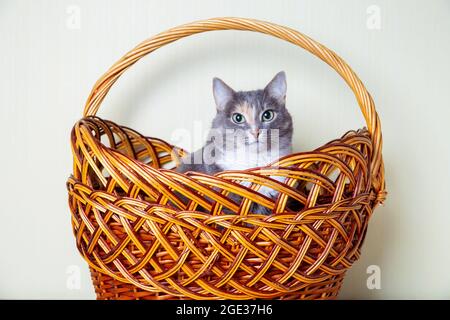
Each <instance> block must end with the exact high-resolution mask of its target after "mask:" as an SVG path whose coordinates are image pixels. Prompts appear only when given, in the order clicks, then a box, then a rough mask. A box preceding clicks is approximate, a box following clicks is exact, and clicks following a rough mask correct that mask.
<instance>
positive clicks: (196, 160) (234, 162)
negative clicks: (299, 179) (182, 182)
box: [177, 71, 293, 214]
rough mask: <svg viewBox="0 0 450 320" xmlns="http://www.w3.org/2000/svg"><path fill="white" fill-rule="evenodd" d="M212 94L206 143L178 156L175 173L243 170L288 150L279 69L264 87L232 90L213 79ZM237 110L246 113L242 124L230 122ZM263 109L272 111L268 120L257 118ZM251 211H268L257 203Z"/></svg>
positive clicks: (289, 143)
mask: <svg viewBox="0 0 450 320" xmlns="http://www.w3.org/2000/svg"><path fill="white" fill-rule="evenodd" d="M213 93H214V100H215V102H216V110H217V113H216V116H215V117H214V119H213V121H212V126H211V130H210V133H209V135H208V139H207V142H206V143H205V145H204V146H203V147H202V148H201V149H199V150H197V151H195V152H194V153H191V154H189V155H188V156H187V157H185V158H183V159H182V163H181V165H180V166H179V167H178V168H177V171H178V172H187V171H197V172H203V173H207V174H210V175H212V174H215V173H217V172H220V171H224V170H244V169H248V168H253V167H259V166H264V165H267V164H269V163H270V162H273V161H275V160H277V159H278V158H279V157H282V156H284V155H287V154H290V153H291V152H292V134H293V125H292V117H291V115H290V114H289V112H288V110H287V109H286V106H285V101H286V76H285V73H284V72H283V71H282V72H279V73H278V74H277V75H276V76H275V77H274V78H273V79H272V81H271V82H270V83H269V84H268V85H267V86H266V87H265V88H264V89H262V90H253V91H237V92H236V91H234V90H233V89H231V88H230V87H229V86H228V85H226V84H225V83H224V82H223V81H222V80H220V79H218V78H214V80H213ZM237 110H238V111H242V110H245V111H246V112H245V113H244V112H239V113H241V114H245V115H246V117H245V119H246V121H245V123H239V124H236V123H235V122H233V119H232V117H233V113H236V111H237ZM267 110H273V112H274V114H275V116H274V118H273V120H272V121H270V122H267V121H263V120H262V118H261V115H262V114H263V113H264V112H265V111H267ZM247 118H249V119H247ZM258 131H259V135H258V133H257V132H258ZM277 135H278V137H277ZM275 178H276V177H275ZM276 179H277V180H280V179H278V178H276ZM263 189H264V187H263V188H261V189H260V191H259V192H261V193H263V194H265V195H267V196H269V197H274V196H276V193H275V194H274V191H273V190H271V189H268V190H263ZM266 189H267V188H266ZM252 212H256V213H264V214H268V213H269V212H268V209H267V208H264V207H261V206H253V207H252Z"/></svg>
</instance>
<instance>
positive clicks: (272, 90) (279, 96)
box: [264, 71, 287, 104]
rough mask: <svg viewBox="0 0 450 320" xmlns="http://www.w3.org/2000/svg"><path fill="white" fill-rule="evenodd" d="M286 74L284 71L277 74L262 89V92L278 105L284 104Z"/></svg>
mask: <svg viewBox="0 0 450 320" xmlns="http://www.w3.org/2000/svg"><path fill="white" fill-rule="evenodd" d="M286 89H287V85H286V73H284V71H280V72H278V73H277V74H276V75H275V77H274V78H273V79H272V80H271V81H270V82H269V84H268V85H267V86H266V87H265V88H264V91H265V92H266V93H267V94H269V96H271V97H272V98H274V99H275V100H277V101H278V103H280V104H284V103H285V102H286Z"/></svg>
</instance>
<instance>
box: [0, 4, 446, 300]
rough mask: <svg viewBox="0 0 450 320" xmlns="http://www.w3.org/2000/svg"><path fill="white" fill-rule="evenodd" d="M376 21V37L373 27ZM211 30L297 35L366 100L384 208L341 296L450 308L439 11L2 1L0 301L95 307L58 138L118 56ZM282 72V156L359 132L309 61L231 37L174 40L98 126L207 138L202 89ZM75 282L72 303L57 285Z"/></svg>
mask: <svg viewBox="0 0 450 320" xmlns="http://www.w3.org/2000/svg"><path fill="white" fill-rule="evenodd" d="M374 8H375V9H374ZM373 10H375V11H373ZM77 12H79V20H77V19H78V18H77V16H74V14H75V15H77ZM377 12H379V13H380V15H379V18H380V19H379V22H380V24H379V27H380V28H379V29H372V28H370V27H371V26H372V27H373V24H372V23H373V20H372V19H373V18H374V14H375V15H377ZM217 16H241V17H251V18H257V19H262V20H268V21H272V22H275V23H279V24H282V25H286V26H289V27H292V28H295V29H297V30H299V31H301V32H303V33H306V34H307V35H309V36H311V37H312V38H314V39H316V40H318V41H319V42H321V43H323V44H325V45H326V46H328V47H329V48H331V49H333V50H334V51H336V52H337V53H338V54H339V55H341V56H342V57H343V58H344V59H345V60H346V61H347V62H348V63H349V64H350V66H352V68H353V69H354V70H355V71H356V73H357V74H358V75H359V76H360V78H361V79H362V81H363V82H364V83H365V84H366V86H367V88H368V90H369V92H371V94H372V96H373V97H374V100H375V103H376V105H377V109H378V112H379V115H380V117H381V121H382V128H383V136H384V159H385V166H386V179H387V188H388V192H389V195H388V199H387V201H386V203H385V205H384V206H382V207H379V208H378V209H377V210H376V211H375V214H374V216H373V218H372V220H371V223H370V226H369V232H368V235H367V238H366V242H365V245H364V247H363V254H362V256H361V259H360V260H359V261H358V262H357V263H355V265H354V266H353V268H352V269H351V270H350V271H349V272H348V274H347V277H346V281H345V284H344V287H343V289H342V292H341V296H340V297H341V298H349V299H394V298H399V299H403V298H408V299H410V298H411V299H416V298H424V299H431V298H438V299H442V298H447V299H448V298H450V272H449V271H450V270H449V265H450V249H449V246H450V232H449V229H450V209H449V206H448V199H449V197H450V146H449V138H450V89H449V84H450V81H449V80H450V76H449V74H450V62H449V57H450V41H449V36H450V1H445V0H433V1H419V0H414V1H411V0H408V1H407V0H397V1H387V0H384V1H383V0H340V1H324V0H320V1H317V0H315V1H294V0H292V1H269V0H263V1H262V0H259V1H236V0H228V1H225V0H224V1H217V0H216V1H199V0H195V1H193V0H190V1H181V0H177V1H162V0H158V1H155V0H153V1H143V0H142V1H110V0H108V1H106V0H103V1H87V0H86V1H81V0H70V1H67V0H62V1H31V0H30V1H23V0H22V1H4V0H2V1H0V121H1V125H0V133H1V138H2V147H1V157H0V163H1V167H0V168H1V169H0V199H1V201H0V226H1V229H0V252H1V255H0V298H14V299H16V298H31V299H40V298H52V299H53V298H58V299H72V298H74V299H79V298H87V299H92V298H94V293H93V288H92V286H91V283H90V279H89V274H88V268H87V264H86V263H85V262H84V261H83V260H82V259H81V258H80V256H79V254H78V252H77V250H76V248H75V241H74V237H73V235H72V231H71V225H70V213H69V209H68V205H67V193H66V189H65V181H66V179H67V177H68V175H69V174H70V172H71V166H72V159H71V151H70V146H69V133H70V129H71V127H72V125H73V124H74V123H75V122H76V121H77V120H78V119H79V118H80V117H81V112H82V108H83V104H84V102H85V99H86V98H87V95H88V94H89V91H90V89H91V87H92V85H93V84H94V82H95V81H96V80H97V79H98V78H99V77H100V76H101V74H102V73H103V72H105V71H106V69H107V68H108V67H109V66H110V65H112V64H113V63H114V62H115V61H116V60H118V59H119V58H120V57H121V56H122V55H123V54H124V53H125V52H127V51H128V50H130V49H131V48H132V47H134V46H135V45H136V44H137V43H139V42H140V41H142V40H144V39H145V38H147V37H149V36H151V35H154V34H156V33H158V32H160V31H164V30H166V29H167V28H169V27H172V26H176V25H179V24H182V23H186V22H190V21H194V20H198V19H204V18H209V17H217ZM73 19H75V20H73ZM375 19H376V17H375ZM368 20H369V27H368V24H367V23H368ZM78 21H79V24H78ZM280 70H285V71H286V73H287V79H288V96H287V99H288V102H287V103H288V108H289V109H290V110H291V112H292V114H293V116H294V121H295V137H294V142H295V149H296V150H299V151H300V150H308V149H311V148H315V147H318V146H319V145H321V144H322V143H325V142H327V141H329V140H331V139H334V138H336V137H339V136H341V135H342V134H343V133H344V132H345V131H347V130H350V129H357V128H360V127H362V126H363V125H364V122H363V117H362V115H361V113H360V112H359V109H358V106H357V103H356V101H355V99H354V97H353V96H352V94H351V92H350V90H349V89H348V88H347V87H346V85H345V83H344V82H343V81H342V80H341V79H340V78H339V77H338V75H337V74H336V73H335V72H334V71H333V70H332V69H330V68H329V67H328V66H327V65H325V64H324V63H323V62H321V61H320V60H318V59H316V58H315V57H313V56H311V55H310V54H308V53H306V52H305V51H303V50H301V49H299V48H297V47H294V46H292V45H290V44H288V43H284V42H282V41H280V40H277V39H274V38H269V37H267V36H263V35H260V34H255V33H247V32H236V31H234V32H233V31H227V32H211V33H207V34H201V35H197V36H194V37H190V38H187V39H183V40H181V41H179V42H177V43H174V44H171V45H169V46H167V47H164V48H163V49H161V50H159V51H157V52H155V53H154V54H152V55H151V56H149V57H146V58H145V59H143V60H141V61H140V62H139V63H138V64H136V65H135V66H133V67H132V68H131V69H130V70H128V71H127V73H126V74H125V75H124V76H123V77H122V78H121V79H120V80H119V81H118V82H117V83H116V84H115V86H114V87H113V89H112V90H111V92H110V94H109V96H108V97H107V98H106V99H105V101H104V103H103V107H102V108H101V110H100V112H99V115H100V116H102V117H105V118H108V119H111V120H114V121H116V122H119V123H121V124H124V125H129V126H132V127H133V128H135V129H138V130H139V131H140V132H142V133H145V134H146V135H150V136H157V137H160V138H163V139H167V140H169V141H172V142H177V141H174V137H173V132H174V130H176V129H180V128H184V129H186V130H193V128H194V126H195V123H197V124H203V125H204V126H207V125H208V123H209V121H210V120H211V118H212V116H213V115H214V105H213V98H212V92H211V80H212V77H214V76H219V77H221V78H222V79H224V80H225V81H227V82H228V83H229V84H230V85H231V86H233V87H234V88H237V89H254V88H259V87H263V86H264V85H265V84H266V83H267V82H268V81H269V80H270V79H271V78H272V77H273V75H274V74H275V73H276V72H278V71H280ZM182 143H184V142H182ZM200 143H201V142H200V141H197V142H196V144H195V146H199V145H200ZM183 146H185V147H187V146H186V145H183ZM372 265H375V266H379V268H380V271H381V289H379V290H377V289H375V290H369V289H368V288H367V285H366V280H367V278H368V277H369V274H367V268H368V267H369V266H372ZM74 268H75V270H77V269H79V270H80V272H81V273H80V275H81V285H80V287H79V288H78V289H77V288H72V287H71V286H70V285H69V286H68V285H67V282H68V277H69V276H70V274H71V273H72V272H73V270H74Z"/></svg>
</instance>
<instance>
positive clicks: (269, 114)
mask: <svg viewBox="0 0 450 320" xmlns="http://www.w3.org/2000/svg"><path fill="white" fill-rule="evenodd" d="M274 117H275V112H273V111H272V110H266V111H264V113H263V114H262V117H261V120H262V121H264V122H269V121H272V120H273V118H274Z"/></svg>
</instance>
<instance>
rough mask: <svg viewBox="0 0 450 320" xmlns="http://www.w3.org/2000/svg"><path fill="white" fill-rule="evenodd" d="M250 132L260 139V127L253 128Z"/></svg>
mask: <svg viewBox="0 0 450 320" xmlns="http://www.w3.org/2000/svg"><path fill="white" fill-rule="evenodd" d="M250 133H251V134H252V135H253V136H254V137H255V139H258V137H259V129H253V130H251V131H250Z"/></svg>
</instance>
